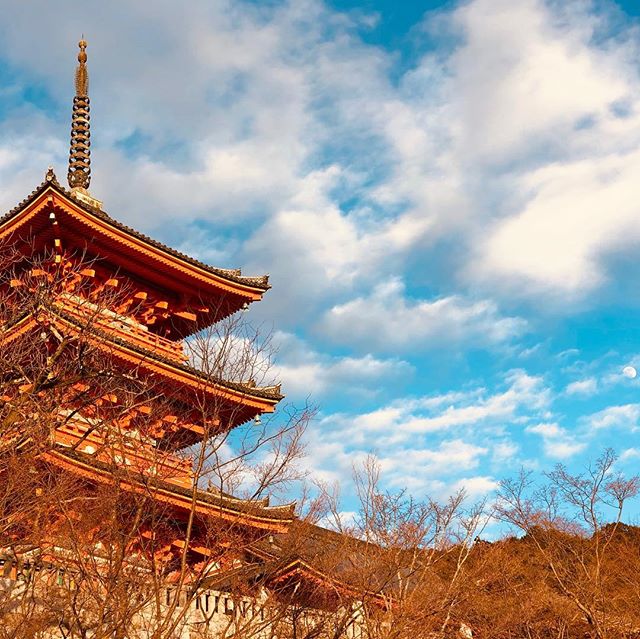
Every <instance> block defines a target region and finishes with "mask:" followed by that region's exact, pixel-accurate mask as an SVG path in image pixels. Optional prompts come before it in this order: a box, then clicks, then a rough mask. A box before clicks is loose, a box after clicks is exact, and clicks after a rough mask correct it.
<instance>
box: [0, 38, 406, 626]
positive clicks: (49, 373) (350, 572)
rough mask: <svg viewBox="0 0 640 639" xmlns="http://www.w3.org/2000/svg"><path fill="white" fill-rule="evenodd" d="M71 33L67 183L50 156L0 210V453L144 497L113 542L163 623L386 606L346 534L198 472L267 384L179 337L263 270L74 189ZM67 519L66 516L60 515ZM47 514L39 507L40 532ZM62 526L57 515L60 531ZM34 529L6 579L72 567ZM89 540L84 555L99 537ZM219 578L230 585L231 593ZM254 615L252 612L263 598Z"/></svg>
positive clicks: (218, 317)
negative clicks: (148, 225) (129, 219)
mask: <svg viewBox="0 0 640 639" xmlns="http://www.w3.org/2000/svg"><path fill="white" fill-rule="evenodd" d="M79 46H80V52H79V55H78V66H77V70H76V77H75V90H76V91H75V93H76V95H75V97H74V99H73V114H72V131H71V150H70V158H69V168H68V176H67V177H68V185H69V188H66V187H64V186H62V185H61V184H60V182H59V181H58V179H57V177H56V175H55V173H54V171H53V170H52V169H51V168H50V169H48V170H47V172H46V175H45V179H44V181H43V182H42V183H41V184H40V185H39V186H38V187H37V188H36V189H35V190H34V191H33V192H32V193H31V194H30V195H29V196H28V197H26V198H25V199H24V200H23V201H22V202H20V204H18V205H17V206H16V207H15V208H14V209H12V210H11V211H9V213H7V214H6V215H5V216H4V217H2V218H1V219H0V245H1V246H2V247H3V250H4V251H5V252H7V251H9V252H10V253H11V254H12V259H11V263H10V265H7V266H6V268H5V272H4V274H5V276H6V277H5V280H4V281H3V284H2V286H3V292H4V293H3V294H4V295H5V297H6V298H7V299H9V300H22V302H21V303H20V304H17V305H16V308H17V309H18V310H17V311H16V313H15V314H14V315H13V316H11V315H10V314H9V316H8V317H9V319H7V318H6V317H5V319H4V326H3V328H2V338H1V339H2V349H3V356H4V357H5V359H7V361H8V358H9V357H10V356H9V355H7V354H8V353H11V354H12V355H11V357H13V360H12V361H13V363H11V365H9V364H8V363H6V362H5V366H4V369H3V373H2V374H3V375H4V382H5V383H4V385H3V395H2V397H0V402H1V406H2V411H3V412H2V415H3V419H4V421H3V431H2V437H1V438H0V439H2V440H3V441H4V448H3V450H5V451H6V450H9V448H11V450H12V451H16V450H17V451H25V453H24V454H25V455H26V454H27V453H26V451H31V453H30V454H31V455H32V456H33V459H36V460H37V464H38V468H46V469H48V470H47V472H54V473H58V474H63V475H65V476H67V477H69V478H73V481H75V482H81V485H82V486H88V487H95V490H98V491H101V492H99V493H96V494H100V495H108V494H109V490H111V488H112V487H113V490H114V491H115V490H117V492H118V494H122V495H125V496H126V495H129V496H130V498H131V500H134V501H133V502H132V503H134V502H135V499H139V500H142V499H144V500H145V502H144V503H145V508H146V510H145V511H144V512H145V518H144V521H142V522H141V523H140V525H139V534H138V535H137V538H136V539H134V540H131V543H130V544H129V546H128V549H129V551H130V552H131V556H135V557H136V561H139V562H142V561H143V560H144V561H146V562H150V561H153V562H158V565H162V566H163V569H162V571H161V573H162V575H163V579H164V580H165V581H164V582H163V584H162V589H163V593H164V594H163V602H162V605H163V606H171V605H172V602H176V601H178V600H179V599H180V597H183V598H187V599H188V602H187V603H188V606H187V607H188V612H186V613H183V615H182V616H183V619H184V627H183V629H182V630H180V631H179V632H178V630H176V633H177V634H175V636H180V637H189V636H204V635H201V634H198V635H190V633H193V632H194V628H196V629H197V628H200V627H201V626H202V625H203V624H205V625H207V624H209V622H211V623H212V624H213V625H212V628H214V629H215V628H218V627H221V626H220V623H221V622H220V621H215V619H216V618H217V617H216V615H218V616H219V617H220V618H221V619H223V620H226V621H225V623H226V624H227V625H226V626H225V627H226V628H227V629H228V628H229V627H230V626H229V622H228V620H229V618H230V615H231V617H233V618H234V619H235V620H236V621H234V623H236V624H237V623H239V621H238V620H237V616H238V615H240V614H249V613H247V612H246V610H247V609H255V602H256V601H257V600H264V599H265V598H267V597H276V598H279V599H280V600H282V601H286V602H287V604H288V605H294V604H299V605H304V606H308V607H310V608H312V609H315V610H323V609H336V607H339V606H343V607H345V608H349V607H350V606H351V607H353V606H355V604H354V602H357V601H362V600H363V598H364V597H365V594H366V597H367V598H369V600H371V601H374V602H375V603H376V605H378V606H379V607H384V605H385V603H384V602H385V601H386V599H385V595H384V594H383V591H384V590H385V589H386V588H387V589H388V587H389V584H390V581H392V580H393V578H394V577H393V575H391V576H390V575H386V574H382V573H381V572H380V571H379V570H378V578H379V581H378V583H374V582H372V580H371V576H370V574H368V575H367V576H366V579H365V571H363V570H362V556H363V552H362V548H363V545H362V544H361V542H358V541H357V540H353V539H346V538H345V537H344V536H341V535H339V534H337V533H333V532H330V531H328V530H325V529H323V528H320V527H318V526H315V525H312V524H308V523H305V522H304V521H301V520H300V519H298V518H297V516H296V513H295V505H294V504H286V505H272V504H270V502H269V499H268V498H262V497H261V498H259V499H247V500H244V499H239V498H236V497H235V496H233V495H232V494H229V493H228V492H226V491H225V490H224V489H223V488H224V487H223V486H215V485H212V484H209V485H203V482H202V481H201V479H202V478H201V476H200V475H199V472H198V470H199V463H200V461H201V460H199V458H198V454H199V453H198V451H199V450H201V447H202V446H203V444H206V442H208V441H210V440H213V439H215V438H217V437H218V438H219V437H223V436H224V435H225V434H226V433H228V432H230V431H232V430H233V429H236V428H237V427H238V426H240V425H243V424H247V423H249V424H251V423H255V422H258V423H259V422H260V420H261V416H264V415H266V414H269V413H272V412H274V411H275V410H276V407H277V405H278V403H279V402H280V401H281V400H282V398H283V395H282V394H281V389H280V387H279V386H277V385H276V386H262V387H261V386H259V385H258V384H256V382H255V381H254V380H253V379H251V378H250V377H246V378H244V379H238V378H235V379H226V378H225V377H224V376H223V375H222V374H221V372H224V367H219V366H208V365H207V362H203V361H202V360H198V358H197V357H193V354H192V355H191V356H189V352H188V349H186V348H185V344H186V343H187V342H188V341H189V340H193V339H195V337H194V336H198V335H201V334H202V333H203V332H204V331H207V330H210V328H211V327H214V328H215V327H216V326H220V325H221V323H223V322H224V321H225V320H228V319H229V318H231V317H233V316H234V314H236V313H238V311H241V310H243V309H244V310H246V309H248V308H249V306H250V305H251V304H252V303H254V302H258V301H260V300H261V299H262V297H263V296H264V295H265V293H266V292H267V291H268V289H269V282H268V278H267V277H266V276H258V277H248V276H245V275H243V274H242V273H241V271H240V270H238V269H223V268H214V267H211V266H208V265H207V264H203V263H202V262H200V261H198V260H196V259H193V258H191V257H189V256H187V255H184V254H182V253H180V252H178V251H176V250H174V249H172V248H170V247H168V246H165V245H164V244H161V243H160V242H157V241H155V240H153V239H151V238H149V237H147V236H146V235H143V234H142V233H139V232H138V231H136V230H134V229H132V228H130V227H128V226H126V225H125V224H123V223H122V222H120V221H118V219H117V216H115V215H114V216H112V215H111V214H109V213H107V211H106V210H105V209H104V208H103V204H102V202H100V201H99V200H98V199H96V198H95V197H94V196H93V195H92V194H91V193H90V191H89V187H90V180H91V168H90V160H91V157H90V101H89V82H88V73H87V53H86V48H87V43H86V42H85V41H84V40H81V41H80V43H79ZM24 300H28V303H27V304H26V305H25V301H24ZM8 308H9V310H11V304H8ZM214 334H215V333H214ZM29 349H31V350H29ZM34 353H36V354H35V355H34ZM18 368H19V369H20V370H21V371H22V372H21V373H20V375H14V373H13V372H12V371H14V370H15V369H18ZM231 369H233V367H231ZM34 398H35V399H34ZM36 400H37V401H40V402H45V403H47V402H48V403H47V406H49V408H50V412H49V413H48V415H49V417H47V419H50V420H51V423H50V424H49V425H48V426H47V428H46V429H44V430H46V437H45V436H44V435H43V436H42V439H39V437H40V435H39V434H38V433H41V432H42V430H43V429H42V428H41V425H42V423H43V418H42V416H41V415H39V416H38V417H37V419H36V418H35V417H33V415H35V409H29V410H27V409H25V410H22V408H21V407H23V406H26V405H30V406H31V405H32V404H33V402H34V401H36ZM38 410H39V409H38ZM29 411H31V412H29ZM16 415H18V416H16ZM29 420H31V422H34V423H31V430H29V428H27V427H26V426H25V424H26V423H27V422H29ZM35 422H37V424H36V423H35ZM47 423H48V422H47ZM34 424H35V425H34ZM74 485H80V484H74ZM38 490H40V491H42V490H43V489H42V488H38ZM38 494H40V493H38ZM65 503H66V502H65ZM135 503H137V502H135ZM82 515H83V513H82V512H79V513H76V512H74V515H73V517H72V520H73V521H78V522H81V521H82ZM18 519H19V518H18ZM59 519H60V518H59V515H53V514H52V515H50V520H48V521H51V522H52V523H51V527H52V528H51V530H52V531H53V530H55V526H56V525H58V524H57V522H58V521H59ZM65 521H66V523H63V524H60V525H62V526H69V522H68V520H65ZM20 526H21V524H20V522H19V521H18V523H16V524H15V526H14V524H13V523H12V524H11V526H9V527H8V528H7V530H6V531H0V534H2V535H4V537H3V539H2V543H1V544H0V545H2V546H3V547H8V546H9V545H11V544H8V542H7V540H8V539H9V540H13V541H12V543H13V542H15V544H14V545H15V547H19V543H18V541H19V536H20V534H21V532H20V531H21V530H23V529H22V528H20ZM28 526H29V530H32V529H33V526H34V524H33V522H32V521H31V522H30V523H29V525H28ZM77 526H78V527H81V526H80V523H78V524H77ZM96 528H97V527H96V526H94V528H87V530H88V531H89V532H88V533H87V534H90V533H91V531H92V530H94V529H96ZM65 530H66V528H65ZM91 534H92V533H91ZM49 538H50V539H51V543H50V547H49V548H47V549H46V552H45V551H43V549H42V548H39V549H38V550H37V552H36V550H34V549H31V550H29V553H30V554H29V553H25V555H24V556H20V554H19V553H17V552H12V553H9V552H8V551H7V552H5V553H4V555H2V556H3V557H4V558H3V559H2V561H1V562H0V563H2V565H4V575H5V577H6V578H7V579H8V580H9V582H12V580H13V582H15V578H16V574H18V573H19V572H20V571H21V566H22V567H23V568H24V566H25V565H26V564H28V563H29V562H31V565H32V566H33V565H35V564H36V563H37V562H41V563H42V562H45V563H46V564H47V566H49V567H50V568H51V569H53V570H66V573H65V576H64V577H63V579H62V581H64V579H70V580H72V581H73V579H75V577H74V576H73V569H70V568H66V569H64V567H63V568H61V567H60V566H63V564H64V557H66V556H68V553H67V550H66V549H64V548H62V547H61V542H60V541H59V539H57V540H55V541H54V534H53V533H51V534H50V535H49V533H48V532H47V531H46V530H45V532H44V533H43V534H42V535H41V537H40V539H41V540H43V541H42V542H41V545H42V546H44V545H46V542H47V540H48V539H49ZM93 543H94V547H95V548H97V550H96V554H97V555H99V554H100V548H101V547H104V543H103V541H101V540H100V539H96V540H94V541H93ZM39 545H40V544H39ZM38 552H39V553H40V554H37V553H38ZM34 553H35V554H34ZM36 555H37V556H38V557H39V559H37V560H36V559H35V558H34V557H35V556H36ZM28 557H31V559H29V558H28ZM336 557H338V559H336ZM358 558H359V559H358ZM132 561H133V560H132ZM146 565H148V564H145V566H146ZM146 569H147V568H145V570H146ZM22 572H23V573H24V572H25V571H24V570H23V571H22ZM0 574H2V570H1V569H0ZM232 576H233V579H235V580H236V581H235V582H234V583H235V584H236V585H238V584H240V582H241V586H240V585H238V588H236V589H235V590H234V588H235V586H233V587H232V585H231V580H232ZM363 579H364V580H365V581H366V583H363ZM9 582H8V583H9ZM240 591H241V594H238V592H240ZM274 593H275V594H274ZM0 596H1V594H0ZM177 605H178V604H176V605H174V610H176V609H177ZM349 609H350V610H351V608H349ZM353 609H354V610H355V608H353ZM231 611H233V612H231ZM168 614H169V613H168ZM256 614H257V613H256ZM358 614H359V613H358ZM260 615H261V617H262V619H263V620H264V617H265V613H264V610H261V611H260ZM356 616H357V615H356ZM212 620H213V621H212ZM214 622H215V623H214ZM216 623H217V624H218V625H217V626H216ZM349 623H351V622H349ZM234 627H235V626H234ZM212 632H213V630H212ZM205 634H206V633H205ZM356 634H357V633H356V632H355V630H354V631H353V633H352V635H353V636H355V635H356ZM51 636H58V635H55V633H54V634H52V635H51ZM114 636H115V635H114ZM158 636H160V635H158ZM167 636H169V635H167ZM207 636H208V635H207ZM211 636H218V635H215V634H214V635H211Z"/></svg>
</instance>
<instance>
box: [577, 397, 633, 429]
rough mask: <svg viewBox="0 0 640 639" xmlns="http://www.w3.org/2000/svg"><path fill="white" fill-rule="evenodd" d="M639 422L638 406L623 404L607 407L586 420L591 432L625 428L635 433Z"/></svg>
mask: <svg viewBox="0 0 640 639" xmlns="http://www.w3.org/2000/svg"><path fill="white" fill-rule="evenodd" d="M638 420H640V404H636V403H634V404H623V405H620V406H608V407H607V408H605V409H603V410H601V411H598V412H597V413H593V414H592V415H590V416H589V417H587V418H586V421H587V423H588V424H589V426H590V427H591V428H592V429H593V430H603V429H608V428H625V429H630V430H632V431H635V430H636V429H637V428H638Z"/></svg>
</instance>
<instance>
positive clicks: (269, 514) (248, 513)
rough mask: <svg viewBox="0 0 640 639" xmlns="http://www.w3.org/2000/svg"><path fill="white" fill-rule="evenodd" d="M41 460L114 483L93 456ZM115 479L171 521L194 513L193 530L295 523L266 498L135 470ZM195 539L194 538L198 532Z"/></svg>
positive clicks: (61, 453)
mask: <svg viewBox="0 0 640 639" xmlns="http://www.w3.org/2000/svg"><path fill="white" fill-rule="evenodd" d="M43 458H44V459H45V461H47V462H49V463H50V464H52V465H53V466H55V467H58V468H61V469H63V470H65V471H69V472H71V473H73V474H75V475H78V476H80V477H83V478H85V479H87V480H89V481H90V482H92V483H94V482H99V483H103V484H107V485H109V484H112V483H113V482H114V465H113V464H112V463H107V462H104V461H101V460H99V459H96V457H95V456H94V455H89V454H86V453H82V452H78V451H74V450H65V449H63V448H58V449H56V450H52V451H50V452H48V453H45V455H44V456H43ZM115 476H116V477H117V478H118V486H119V487H120V488H122V489H124V490H127V491H130V492H132V493H138V494H142V495H149V496H151V497H152V498H153V499H154V500H156V501H158V502H160V503H163V504H164V505H166V506H168V507H170V508H171V509H173V514H174V517H173V518H172V521H184V520H186V519H188V516H189V513H190V512H192V511H193V512H194V513H195V514H196V515H197V517H198V520H197V522H196V531H197V530H198V528H201V529H203V530H204V529H205V528H209V527H210V520H211V518H215V519H222V520H224V521H226V522H228V523H229V524H230V525H231V526H242V527H243V529H244V528H245V527H246V528H254V529H258V531H269V532H280V533H286V532H287V531H288V530H289V527H290V525H291V524H292V522H293V521H294V505H293V504H285V505H281V506H270V505H269V500H268V499H259V500H243V499H237V498H234V497H232V496H230V495H227V494H225V493H223V492H220V491H212V490H209V491H206V490H196V489H194V487H193V486H190V487H187V486H184V487H181V486H178V485H176V484H175V483H174V482H171V481H167V480H166V479H164V478H163V477H160V476H156V477H154V476H152V475H150V474H149V473H148V472H139V473H136V472H135V469H133V470H131V469H129V470H128V471H127V472H126V473H124V474H122V475H120V476H118V475H117V473H115ZM167 519H169V518H167ZM263 534H264V533H258V536H257V537H256V539H261V538H262V536H263ZM194 537H197V532H196V533H195V535H194ZM176 539H179V537H176ZM178 544H179V542H178ZM214 550H215V549H211V548H209V549H206V548H200V549H199V554H201V555H208V554H211V553H212V552H213V551H214Z"/></svg>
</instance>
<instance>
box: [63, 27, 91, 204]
mask: <svg viewBox="0 0 640 639" xmlns="http://www.w3.org/2000/svg"><path fill="white" fill-rule="evenodd" d="M78 46H79V47H80V52H79V53H78V68H77V69H76V95H75V96H74V98H73V114H72V119H71V148H70V150H69V172H68V173H67V180H68V181H69V186H70V187H71V188H72V189H82V190H84V191H85V192H86V190H87V189H88V188H89V184H90V182H91V149H90V146H91V140H90V129H89V119H90V116H89V74H88V72H87V51H86V49H87V42H86V40H84V38H83V39H82V40H80V42H79V43H78Z"/></svg>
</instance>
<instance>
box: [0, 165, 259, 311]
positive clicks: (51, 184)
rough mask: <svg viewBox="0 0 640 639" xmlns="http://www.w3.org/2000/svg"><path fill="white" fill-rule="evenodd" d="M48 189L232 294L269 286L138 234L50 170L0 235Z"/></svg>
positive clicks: (12, 212)
mask: <svg viewBox="0 0 640 639" xmlns="http://www.w3.org/2000/svg"><path fill="white" fill-rule="evenodd" d="M51 192H53V193H55V194H57V195H58V196H60V197H62V198H64V199H66V200H67V201H68V203H69V204H71V205H72V206H73V207H74V208H76V209H77V210H79V211H82V212H83V213H84V214H86V215H87V216H88V218H89V219H94V220H96V221H99V222H101V225H102V226H103V227H106V230H109V229H110V230H112V231H114V232H119V233H120V234H124V235H125V236H127V237H128V238H130V239H132V240H134V241H136V243H137V244H138V247H139V248H143V249H144V248H146V249H147V250H151V252H152V253H155V254H157V253H158V252H160V253H161V254H162V255H163V256H164V257H168V258H171V259H173V260H174V261H177V262H181V263H184V264H186V265H188V266H190V267H192V270H194V271H196V272H198V274H200V275H201V276H202V275H204V274H206V275H208V276H209V277H210V278H212V279H214V280H218V281H219V283H221V284H225V283H226V284H231V285H235V286H232V287H231V290H233V292H234V293H237V294H239V295H242V294H243V291H244V292H246V293H247V294H249V296H250V297H252V298H256V299H258V298H259V297H260V296H261V295H262V293H264V292H265V291H267V290H268V289H269V288H270V286H269V276H268V275H262V276H259V277H247V276H244V275H242V272H241V270H240V269H223V268H216V267H213V266H210V265H208V264H205V263H204V262H201V261H199V260H197V259H195V258H193V257H190V256H188V255H186V254H184V253H181V252H180V251H177V250H176V249H173V248H171V247H169V246H167V245H166V244H163V243H162V242H159V241H157V240H154V239H153V238H151V237H149V236H148V235H145V234H144V233H140V232H139V231H136V230H135V229H133V228H131V227H130V226H127V225H126V224H123V223H122V222H119V221H118V220H116V219H114V218H113V217H111V216H110V215H109V214H108V213H107V212H106V211H103V210H102V209H100V208H97V207H94V206H91V205H90V204H88V203H87V202H85V201H84V200H83V199H80V198H79V197H77V196H76V195H75V194H74V193H73V192H71V191H69V190H67V189H65V188H64V187H63V186H62V185H61V184H60V183H59V182H58V180H57V178H56V176H55V174H54V173H53V171H51V170H50V171H48V172H47V175H46V177H45V180H44V181H43V182H42V183H41V184H40V185H39V186H37V187H36V188H35V189H34V190H33V191H32V192H31V193H30V194H29V195H28V196H27V197H26V198H25V199H24V200H22V201H21V202H20V203H19V204H17V205H16V206H15V207H13V208H12V209H11V210H10V211H9V212H8V213H6V214H5V215H4V216H2V217H0V236H1V234H2V232H3V229H2V227H3V226H6V225H7V224H8V223H9V222H11V221H13V220H15V219H16V218H17V217H18V216H19V215H20V214H21V213H23V212H24V211H26V210H27V209H28V208H29V207H30V206H31V205H33V204H34V203H36V202H37V201H38V200H39V199H41V198H46V195H47V194H49V193H51ZM45 201H46V199H45ZM183 266H184V265H183ZM251 292H253V295H250V293H251ZM256 293H258V296H257V297H256V295H255V294H256Z"/></svg>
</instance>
